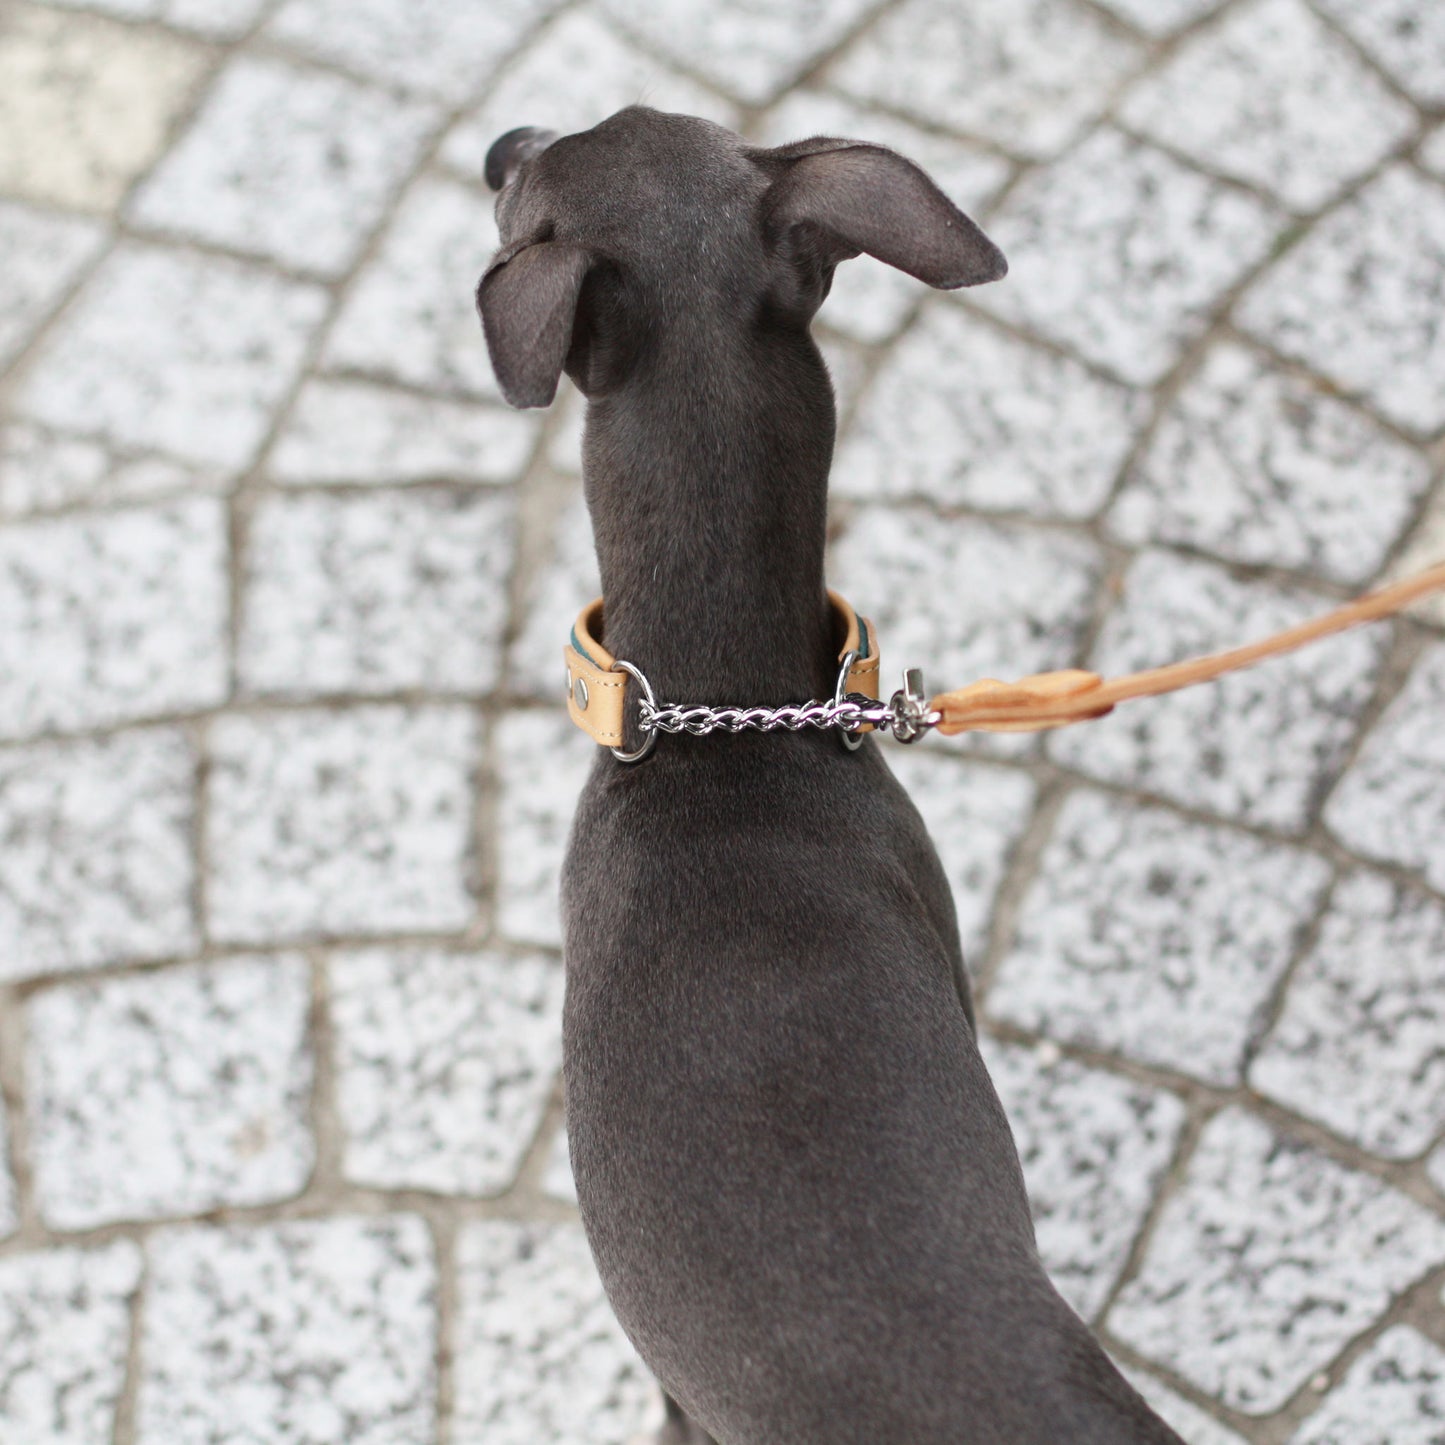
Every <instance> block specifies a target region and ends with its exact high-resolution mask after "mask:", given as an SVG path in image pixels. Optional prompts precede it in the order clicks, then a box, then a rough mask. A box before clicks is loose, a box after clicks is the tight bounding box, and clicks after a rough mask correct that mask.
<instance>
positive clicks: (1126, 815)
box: [987, 791, 1330, 1087]
mask: <svg viewBox="0 0 1445 1445" xmlns="http://www.w3.org/2000/svg"><path fill="white" fill-rule="evenodd" d="M1329 876H1330V870H1329V868H1328V866H1327V865H1326V864H1325V862H1324V861H1323V860H1322V859H1320V858H1317V857H1316V856H1314V855H1313V854H1310V853H1303V852H1295V851H1293V850H1287V849H1282V848H1278V847H1269V846H1267V845H1265V844H1262V843H1260V842H1259V841H1258V840H1256V839H1254V838H1250V837H1249V836H1247V835H1246V834H1243V833H1238V832H1235V831H1233V830H1231V829H1225V828H1213V827H1209V826H1207V825H1204V824H1201V823H1193V822H1186V821H1185V820H1184V819H1182V818H1180V817H1178V816H1177V815H1176V814H1174V813H1171V812H1166V811H1165V810H1164V809H1162V808H1141V807H1138V806H1136V805H1134V804H1132V803H1126V802H1123V801H1120V800H1116V799H1113V798H1108V797H1105V796H1103V795H1101V794H1098V793H1094V792H1089V791H1081V792H1076V793H1073V794H1071V795H1070V797H1069V798H1068V800H1067V801H1066V803H1065V804H1064V808H1063V811H1062V813H1061V814H1060V816H1059V819H1058V823H1057V824H1056V826H1055V829H1054V835H1053V838H1052V839H1051V841H1050V843H1049V846H1048V848H1047V849H1046V850H1045V852H1044V855H1043V858H1042V860H1041V861H1040V863H1039V867H1038V872H1037V875H1036V877H1035V881H1034V885H1033V887H1032V889H1031V890H1030V891H1029V893H1028V895H1027V897H1026V898H1025V900H1024V903H1023V905H1022V907H1021V908H1020V911H1019V924H1018V931H1017V935H1016V937H1015V939H1014V940H1013V943H1012V946H1011V947H1010V949H1009V951H1008V953H1007V954H1006V955H1005V957H1004V960H1003V962H1002V964H1001V965H1000V967H999V971H998V974H997V976H996V977H995V979H994V983H993V986H992V988H991V989H990V991H989V995H988V1003H987V1011H988V1013H989V1014H990V1015H991V1016H992V1017H995V1018H1000V1019H1006V1020H1008V1021H1009V1022H1010V1023H1014V1024H1017V1025H1019V1026H1020V1027H1021V1028H1027V1029H1034V1030H1037V1031H1039V1032H1041V1033H1044V1034H1047V1035H1049V1036H1050V1037H1053V1038H1061V1039H1069V1040H1071V1041H1073V1042H1074V1043H1079V1044H1084V1045H1086V1046H1088V1047H1090V1048H1102V1049H1110V1050H1114V1051H1117V1052H1118V1053H1121V1054H1124V1055H1126V1056H1127V1057H1129V1058H1133V1059H1138V1060H1139V1061H1140V1062H1142V1063H1147V1064H1157V1065H1160V1066H1162V1067H1163V1068H1167V1069H1173V1070H1175V1071H1177V1072H1179V1073H1182V1074H1186V1075H1189V1076H1191V1077H1193V1078H1197V1079H1203V1080H1204V1081H1205V1082H1206V1083H1211V1084H1217V1085H1220V1086H1222V1087H1228V1086H1229V1085H1231V1084H1236V1083H1238V1082H1239V1081H1240V1076H1241V1068H1242V1065H1243V1062H1244V1056H1245V1050H1246V1048H1247V1047H1248V1045H1249V1044H1250V1043H1251V1042H1252V1041H1253V1040H1254V1038H1255V1036H1256V1035H1257V1033H1258V1031H1259V1030H1260V1028H1261V1027H1262V1025H1263V1021H1264V1012H1265V1010H1266V1008H1267V1006H1268V1004H1269V1001H1270V999H1271V998H1272V996H1273V991H1274V988H1275V986H1276V985H1277V984H1278V982H1279V980H1280V979H1281V978H1282V977H1283V976H1284V972H1285V969H1286V968H1287V967H1288V966H1289V963H1290V960H1291V958H1292V956H1293V952H1294V948H1295V946H1296V943H1297V941H1298V939H1299V937H1300V936H1301V934H1302V933H1303V930H1304V928H1305V926H1306V924H1307V923H1308V922H1309V921H1310V919H1311V918H1312V917H1313V916H1314V913H1315V911H1316V909H1317V908H1318V906H1319V902H1320V899H1321V897H1322V895H1323V893H1324V889H1325V885H1326V883H1327V882H1328V880H1329Z"/></svg>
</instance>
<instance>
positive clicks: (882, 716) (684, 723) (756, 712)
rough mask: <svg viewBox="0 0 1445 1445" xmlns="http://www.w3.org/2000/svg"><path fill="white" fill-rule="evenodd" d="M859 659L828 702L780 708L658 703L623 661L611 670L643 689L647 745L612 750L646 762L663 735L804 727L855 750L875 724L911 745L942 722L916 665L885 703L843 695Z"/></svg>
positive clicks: (845, 662)
mask: <svg viewBox="0 0 1445 1445" xmlns="http://www.w3.org/2000/svg"><path fill="white" fill-rule="evenodd" d="M856 661H857V655H856V654H855V653H846V654H845V655H844V657H843V659H842V661H841V663H840V664H839V668H838V683H837V686H836V687H835V688H834V689H833V696H832V698H831V699H830V700H829V701H827V702H819V701H817V700H814V701H812V702H797V703H785V704H783V706H781V707H710V706H708V705H707V704H705V703H664V704H661V705H659V703H658V701H657V699H656V697H655V696H654V695H653V692H652V685H651V684H650V683H649V682H648V680H647V678H646V677H645V676H644V675H643V672H642V669H641V668H639V667H635V666H633V664H632V663H630V662H623V661H622V659H621V658H619V659H618V660H617V661H616V662H614V663H613V664H612V670H613V671H614V672H625V673H627V674H628V676H629V677H633V678H635V679H636V680H637V684H638V686H639V687H641V689H642V702H641V704H640V706H639V709H638V725H639V726H640V727H641V729H642V731H643V734H644V737H645V741H644V742H643V744H642V746H641V747H639V748H636V749H634V750H633V751H632V752H630V753H629V752H625V751H624V750H623V749H621V748H613V749H612V756H613V757H614V758H616V759H617V760H618V762H622V763H636V762H641V760H642V759H643V758H645V757H646V756H647V755H648V753H650V752H651V751H652V749H653V745H654V744H655V743H656V742H657V735H658V733H687V734H688V735H689V736H691V737H697V738H700V737H706V736H707V735H708V734H709V733H715V732H728V733H740V732H747V731H756V732H764V733H770V732H777V731H780V730H781V731H784V732H792V733H796V732H802V730H803V729H804V728H819V729H825V728H837V729H838V730H839V731H840V732H841V734H842V737H843V742H844V744H845V746H847V747H849V748H850V749H852V748H856V747H858V746H859V745H860V744H861V743H862V741H863V739H862V730H863V728H864V727H865V726H867V725H871V726H872V727H874V728H876V729H877V730H878V731H879V732H889V731H892V733H893V735H894V737H896V738H897V739H898V741H899V742H903V743H911V742H914V741H916V740H917V739H918V738H919V737H921V736H922V735H923V733H924V732H926V731H927V730H928V729H929V728H932V727H937V726H938V724H939V723H940V722H941V721H942V720H943V714H942V713H940V712H934V711H932V710H931V709H930V708H929V706H928V699H927V697H926V696H925V695H924V692H923V674H922V673H921V672H920V671H919V670H918V669H917V668H916V667H913V668H909V669H908V671H907V672H906V673H904V675H903V687H902V688H901V689H900V690H899V691H898V692H895V693H894V694H893V696H892V698H891V699H889V701H888V702H886V703H885V702H879V701H877V700H876V699H875V698H871V697H868V696H867V695H866V694H864V693H861V692H844V690H843V689H844V688H845V687H846V686H847V685H848V669H849V668H850V667H852V665H853V663H854V662H856Z"/></svg>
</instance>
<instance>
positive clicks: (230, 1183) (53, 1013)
mask: <svg viewBox="0 0 1445 1445" xmlns="http://www.w3.org/2000/svg"><path fill="white" fill-rule="evenodd" d="M310 1003H311V982H310V974H309V971H308V969H307V967H306V963H305V960H304V959H301V958H298V957H278V958H244V959H236V960H232V961H230V962H226V963H219V964H202V965H199V966H196V967H190V968H180V969H175V970H172V971H168V972H165V973H159V974H150V973H148V974H142V975H138V976H135V977H131V978H119V979H110V980H107V981H106V982H104V983H82V984H75V985H70V986H67V987H61V988H55V989H51V990H49V991H48V992H45V993H42V994H40V995H38V996H36V997H35V998H33V999H32V1000H31V1001H30V1004H29V1006H28V1008H27V1009H26V1013H25V1018H26V1024H27V1027H28V1032H29V1045H28V1049H27V1052H26V1104H27V1108H28V1113H29V1121H30V1155H31V1161H32V1165H33V1167H34V1170H35V1195H36V1201H37V1203H38V1206H39V1209H40V1214H41V1217H42V1218H43V1219H44V1220H45V1222H46V1224H48V1225H49V1226H50V1227H51V1228H52V1229H90V1228H93V1227H94V1226H96V1225H98V1224H106V1223H109V1222H111V1221H113V1220H120V1219H163V1218H166V1217H167V1216H174V1215H181V1214H197V1213H200V1212H202V1211H204V1210H208V1209H215V1208H218V1207H221V1206H226V1205H253V1204H265V1203H269V1202H271V1201H273V1200H278V1199H286V1198H289V1197H290V1196H291V1195H294V1194H298V1193H300V1191H301V1190H302V1188H304V1187H305V1184H306V1179H307V1177H308V1175H309V1174H310V1172H311V1164H312V1159H313V1156H314V1146H313V1144H312V1140H311V1134H310V1128H309V1125H308V1122H307V1108H308V1104H309V1097H310V1090H311V1067H312V1066H311V1057H310V1052H309V1050H308V1048H307V1044H306V1019H307V1013H308V1011H309V1008H310Z"/></svg>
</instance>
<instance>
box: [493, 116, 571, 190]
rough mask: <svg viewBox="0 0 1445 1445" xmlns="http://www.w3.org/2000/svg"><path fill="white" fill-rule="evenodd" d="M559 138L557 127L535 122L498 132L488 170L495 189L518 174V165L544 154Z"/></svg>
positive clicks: (499, 188) (498, 188)
mask: <svg viewBox="0 0 1445 1445" xmlns="http://www.w3.org/2000/svg"><path fill="white" fill-rule="evenodd" d="M556 139H557V133H556V132H555V131H550V130H542V129H540V128H539V127H537V126H535V125H519V126H518V127H517V128H516V130H509V131H508V132H507V133H506V135H503V136H498V137H497V139H496V140H494V141H493V142H492V148H491V149H490V150H489V151H488V152H487V164H486V169H485V172H484V174H485V175H486V178H487V184H488V185H489V186H490V187H491V188H492V189H493V190H494V191H500V190H501V189H502V187H503V186H505V185H506V184H507V183H508V182H509V181H510V180H511V179H512V177H513V176H515V175H516V174H517V168H518V167H519V166H521V165H522V163H523V162H524V161H529V160H531V159H532V157H533V156H535V155H540V154H541V152H543V151H544V150H546V149H547V147H548V146H549V145H551V144H552V142H553V141H554V140H556Z"/></svg>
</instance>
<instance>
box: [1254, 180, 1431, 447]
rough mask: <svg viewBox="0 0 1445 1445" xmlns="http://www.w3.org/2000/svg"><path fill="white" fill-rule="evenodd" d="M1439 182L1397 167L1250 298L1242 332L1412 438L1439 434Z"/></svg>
mask: <svg viewBox="0 0 1445 1445" xmlns="http://www.w3.org/2000/svg"><path fill="white" fill-rule="evenodd" d="M1442 306H1445V186H1441V185H1440V183H1439V182H1438V181H1433V180H1429V179H1427V178H1426V177H1424V176H1422V175H1420V173H1419V172H1418V171H1415V170H1412V169H1411V168H1410V167H1408V166H1403V165H1401V166H1394V167H1392V168H1391V169H1390V170H1388V171H1386V172H1385V173H1384V175H1382V176H1381V177H1380V178H1379V179H1378V180H1375V181H1373V182H1371V184H1370V185H1368V186H1367V187H1366V188H1365V189H1364V190H1362V191H1361V192H1360V193H1359V194H1358V195H1356V196H1353V197H1352V198H1351V199H1350V200H1349V201H1348V202H1346V203H1345V204H1344V205H1343V206H1341V207H1340V208H1339V209H1338V210H1336V211H1334V212H1332V213H1331V214H1330V215H1328V216H1326V217H1325V219H1324V220H1323V221H1321V222H1320V223H1319V224H1318V225H1317V226H1315V227H1314V229H1313V230H1312V231H1311V232H1310V233H1309V235H1308V236H1306V237H1305V239H1304V240H1303V241H1302V242H1301V243H1300V244H1299V245H1298V246H1296V247H1295V248H1294V249H1293V250H1292V251H1290V252H1289V253H1288V254H1287V255H1286V256H1285V258H1284V259H1283V260H1282V261H1281V262H1280V263H1279V265H1277V266H1275V267H1273V268H1271V269H1270V270H1269V271H1267V272H1266V273H1265V274H1264V275H1263V276H1261V277H1260V279H1259V280H1258V281H1257V282H1255V284H1254V285H1253V286H1252V287H1251V288H1250V290H1249V291H1248V292H1247V293H1246V294H1245V297H1244V299H1243V301H1242V302H1241V304H1240V307H1239V313H1238V314H1239V320H1240V322H1241V324H1242V325H1243V326H1244V327H1245V328H1246V329H1248V330H1249V331H1251V332H1253V333H1254V334H1255V335H1256V336H1258V337H1259V338H1260V339H1261V340H1263V341H1265V342H1267V343H1269V344H1270V345H1272V346H1274V347H1275V348H1276V349H1277V350H1279V351H1281V352H1283V353H1284V354H1285V355H1286V356H1289V357H1291V358H1294V359H1296V360H1299V361H1302V362H1304V363H1306V364H1307V365H1309V366H1310V367H1311V368H1313V369H1314V370H1316V371H1321V372H1323V373H1324V374H1325V375H1326V376H1327V377H1329V378H1330V380H1332V381H1334V382H1336V383H1337V384H1338V385H1339V386H1340V387H1341V388H1343V389H1344V390H1345V391H1346V392H1349V393H1350V394H1352V395H1356V396H1360V397H1363V398H1365V399H1366V400H1367V401H1369V402H1370V403H1371V404H1372V405H1373V406H1374V407H1375V408H1376V409H1377V410H1378V411H1379V412H1380V413H1381V414H1382V415H1383V416H1385V417H1387V418H1388V419H1389V420H1391V421H1393V422H1396V423H1397V424H1398V425H1400V426H1402V427H1405V428H1406V429H1408V430H1411V431H1415V432H1421V433H1433V432H1436V431H1438V430H1440V429H1441V428H1442V427H1445V332H1442V331H1441V329H1440V327H1439V325H1438V321H1439V315H1440V310H1441V307H1442Z"/></svg>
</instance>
